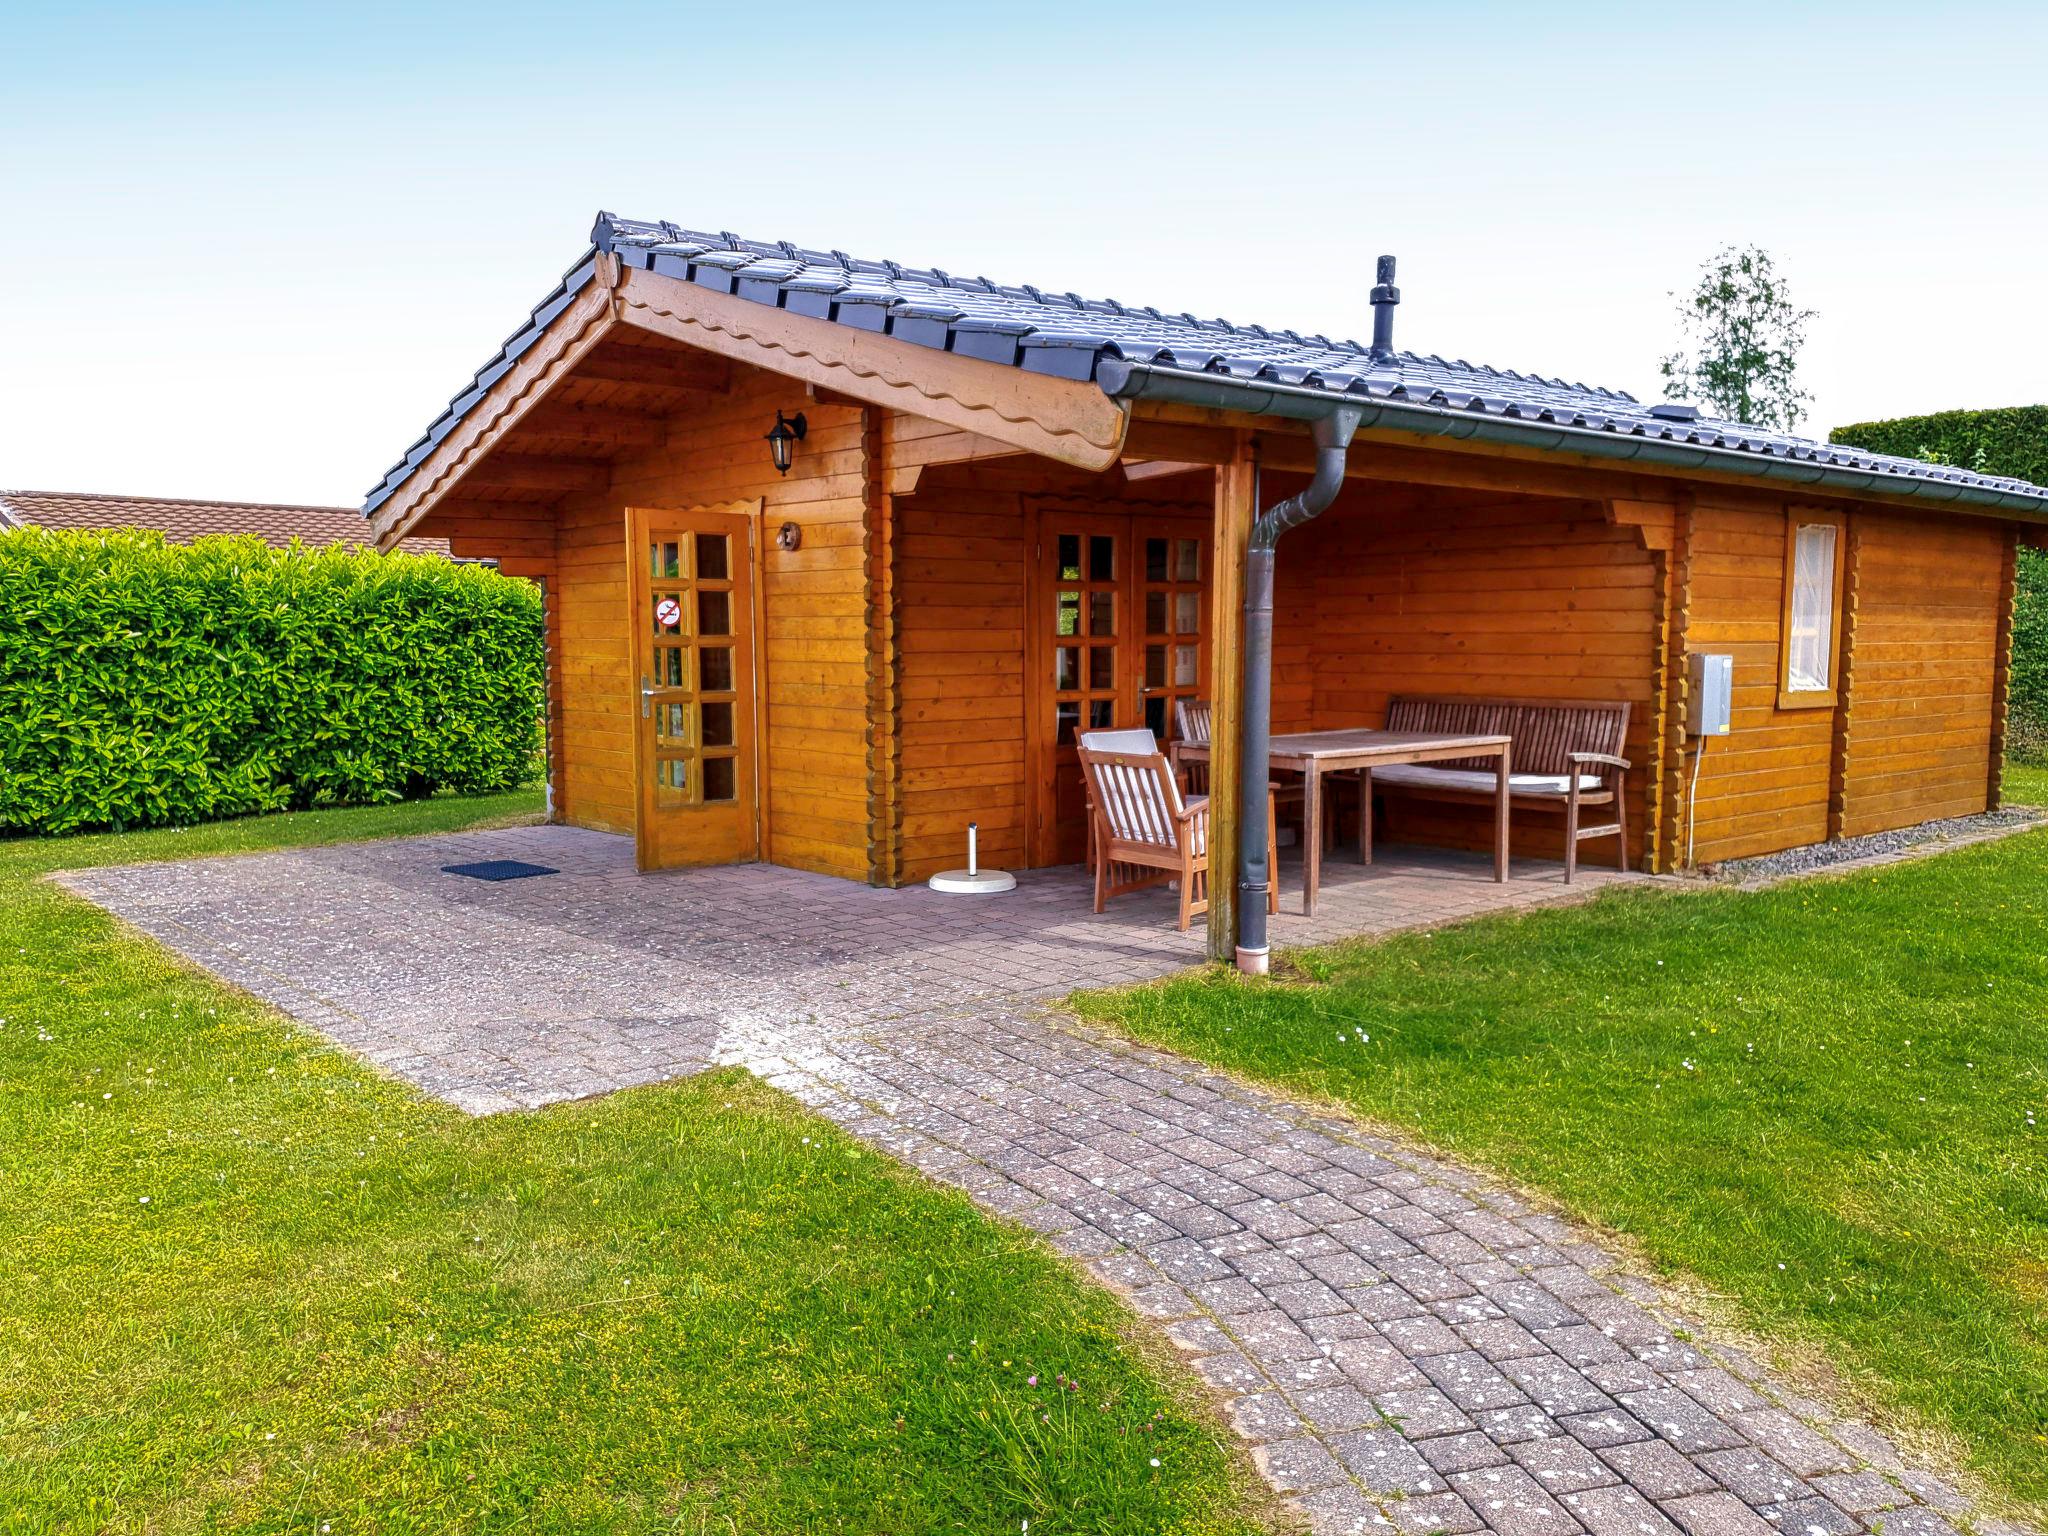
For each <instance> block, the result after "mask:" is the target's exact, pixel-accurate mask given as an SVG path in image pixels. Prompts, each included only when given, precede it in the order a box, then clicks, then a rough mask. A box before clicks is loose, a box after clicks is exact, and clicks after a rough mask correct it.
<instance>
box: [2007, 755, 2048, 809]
mask: <svg viewBox="0 0 2048 1536" xmlns="http://www.w3.org/2000/svg"><path fill="white" fill-rule="evenodd" d="M2005 799H2006V803H2007V804H2008V805H2048V768H2027V767H2022V766H2021V765H2020V764H2018V763H2007V764H2006V765H2005Z"/></svg>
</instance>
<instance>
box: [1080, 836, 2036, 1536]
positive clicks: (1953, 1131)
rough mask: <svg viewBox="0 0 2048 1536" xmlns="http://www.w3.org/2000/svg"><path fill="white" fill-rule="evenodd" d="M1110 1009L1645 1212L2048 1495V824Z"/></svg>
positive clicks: (1660, 896) (1875, 1388)
mask: <svg viewBox="0 0 2048 1536" xmlns="http://www.w3.org/2000/svg"><path fill="white" fill-rule="evenodd" d="M1296 958H1297V959H1298V960H1300V961H1301V962H1302V965H1303V966H1304V968H1305V969H1306V970H1307V971H1308V973H1309V979H1308V980H1306V981H1302V982H1296V983H1286V982H1282V983H1265V984H1250V983H1244V982H1240V981H1238V980H1235V979H1233V978H1231V977H1230V976H1229V975H1228V974H1227V973H1222V972H1213V973H1209V974H1207V975H1204V976H1202V977H1199V978H1193V979H1187V980H1182V981H1177V982H1173V983H1170V984H1167V985H1164V986H1159V987H1152V988H1147V989H1142V990H1136V991H1129V992H1123V993H1112V994H1097V995H1094V996H1092V997H1088V998H1084V999H1082V1000H1081V1006H1082V1007H1083V1008H1084V1010H1085V1011H1087V1012H1089V1013H1091V1014H1092V1015H1094V1016H1096V1017H1099V1018H1102V1019H1106V1020H1109V1021H1111V1022H1113V1023H1115V1024H1117V1025H1119V1026H1121V1027H1122V1028H1123V1029H1125V1030H1127V1031H1129V1032H1130V1033H1131V1034H1133V1035H1135V1036H1137V1037H1139V1038H1141V1039H1143V1040H1146V1041H1150V1042H1153V1043H1156V1044H1159V1045H1164V1046H1168V1047H1171V1048H1173V1049H1175V1050H1179V1051H1183V1052H1186V1053H1188V1054H1190V1055H1193V1056H1197V1057H1200V1058H1202V1059H1204V1060H1206V1061H1210V1062H1213V1063H1216V1064H1217V1065H1219V1066H1222V1067H1225V1068H1228V1069H1231V1070H1233V1071H1237V1072H1240V1073H1243V1074H1245V1075H1247V1076H1250V1077H1254V1078H1258V1079H1261V1080H1263V1081H1265V1082H1268V1083H1271V1084H1274V1085H1277V1086H1279V1087H1281V1088H1283V1089H1286V1090H1288V1091H1290V1092H1296V1093H1305V1094H1309V1095H1321V1096H1326V1097H1328V1098H1331V1099H1335V1100H1338V1101H1341V1102H1342V1103H1343V1104H1345V1105H1347V1106H1349V1107H1351V1108H1352V1109H1355V1110H1356V1111H1358V1112H1359V1113H1361V1114H1363V1115H1366V1116H1369V1117H1371V1118H1372V1119H1374V1120H1377V1121H1380V1122H1382V1123H1385V1124H1390V1125H1394V1126H1399V1127H1405V1128H1407V1129H1409V1130H1410V1131H1413V1132H1417V1133H1419V1134H1420V1135H1421V1136H1422V1137H1423V1138H1425V1139H1427V1140H1428V1141H1430V1142H1432V1143H1434V1144H1436V1145H1437V1146H1439V1147H1442V1148H1444V1149H1447V1150H1448V1151H1450V1152H1452V1153H1454V1154H1457V1155H1459V1156H1462V1157H1465V1158H1467V1159H1469V1160H1471V1161H1474V1162H1477V1163H1480V1164H1483V1165H1487V1166H1490V1167H1492V1168H1494V1169H1496V1170H1499V1171H1501V1172H1502V1173H1504V1174H1506V1175H1508V1176H1509V1177H1510V1178H1512V1179H1515V1180H1517V1181H1519V1182H1520V1183H1522V1184H1524V1185H1527V1186H1533V1187H1535V1188H1538V1189H1541V1190H1544V1191H1547V1192H1548V1193H1549V1194H1551V1195H1552V1196H1554V1197H1556V1198H1557V1199H1558V1200H1559V1201H1561V1202H1562V1203H1563V1204H1564V1205H1566V1206H1568V1207H1570V1208H1571V1209H1572V1210H1574V1211H1576V1212H1578V1213H1579V1214H1581V1215H1583V1216H1586V1217H1589V1218H1591V1219H1592V1220H1594V1221H1596V1222H1599V1223H1602V1224H1604V1225H1606V1226H1608V1227H1610V1228H1616V1229H1619V1230H1621V1231H1623V1232H1626V1233H1628V1234H1630V1236H1631V1237H1633V1238H1634V1239H1635V1240H1636V1241H1637V1242H1638V1243H1639V1244H1640V1245H1641V1247H1642V1249H1643V1250H1645V1251H1646V1253H1647V1255H1648V1256H1649V1258H1650V1260H1651V1261H1652V1262H1653V1263H1656V1264H1661V1265H1663V1266H1666V1267H1667V1268H1668V1269H1670V1270H1672V1271H1675V1272H1680V1273H1689V1274H1690V1276H1692V1277H1694V1278H1695V1279H1696V1280H1697V1281H1699V1282H1702V1283H1704V1285H1705V1287H1706V1288H1707V1289H1708V1290H1710V1291H1711V1292H1715V1293H1719V1294H1721V1295H1722V1296H1725V1297H1727V1298H1730V1299H1731V1302H1732V1304H1733V1305H1734V1306H1735V1308H1736V1309H1737V1311H1738V1313H1739V1315H1740V1316H1741V1317H1742V1318H1743V1319H1744V1320H1746V1321H1747V1322H1748V1323H1749V1324H1750V1325H1751V1326H1753V1327H1754V1328H1756V1329H1757V1330H1759V1331H1761V1332H1763V1333H1764V1334H1766V1335H1768V1336H1771V1337H1774V1338H1777V1339H1780V1340H1784V1341H1787V1342H1789V1343H1794V1344H1797V1345H1801V1346H1805V1347H1806V1348H1807V1349H1808V1350H1809V1351H1810V1350H1811V1349H1812V1348H1813V1347H1814V1346H1818V1348H1819V1350H1820V1351H1821V1352H1822V1353H1824V1354H1825V1355H1826V1357H1827V1358H1828V1359H1829V1360H1831V1361H1832V1363H1833V1365H1834V1366H1835V1368H1836V1369H1837V1370H1838V1371H1839V1372H1840V1374H1841V1376H1842V1377H1843V1378H1844V1379H1845V1381H1846V1383H1847V1384H1848V1385H1850V1386H1851V1387H1852V1388H1853V1389H1854V1390H1856V1391H1857V1392H1858V1393H1859V1395H1861V1396H1862V1397H1864V1399H1865V1400H1866V1402H1868V1403H1870V1404H1874V1405H1876V1406H1878V1407H1879V1408H1881V1409H1888V1410H1890V1412H1891V1414H1892V1415H1894V1416H1896V1419H1897V1420H1898V1421H1900V1422H1903V1423H1905V1424H1907V1425H1908V1426H1917V1427H1918V1428H1920V1429H1921V1430H1923V1431H1928V1432H1931V1433H1932V1434H1933V1435H1934V1436H1935V1437H1937V1438H1938V1439H1940V1440H1943V1441H1945V1442H1946V1444H1947V1448H1948V1449H1949V1450H1950V1451H1951V1452H1952V1453H1953V1454H1955V1455H1956V1456H1957V1458H1958V1459H1960V1460H1964V1461H1966V1462H1967V1463H1968V1464H1969V1465H1970V1466H1972V1467H1973V1468H1974V1470H1975V1471H1976V1472H1977V1473H1978V1474H1980V1475H1981V1476H1982V1477H1983V1478H1984V1480H1985V1481H1986V1482H1987V1483H1988V1485H1989V1486H1990V1487H1991V1488H1992V1489H1993V1491H1994V1492H1997V1491H2002V1493H2003V1495H2004V1496H2005V1497H2006V1498H2008V1499H2010V1500H2015V1501H2019V1502H2020V1503H2022V1504H2024V1505H2027V1506H2031V1508H2032V1510H2033V1511H2034V1512H2035V1513H2036V1515H2037V1516H2038V1515H2039V1513H2040V1512H2041V1511H2042V1510H2043V1508H2044V1507H2048V833H2038V832H2037V833H2030V834H2026V835H2024V836H2021V837H2017V838H2012V839H2008V840H2006V841H2004V842H2001V843H1995V844H1989V845H1984V846H1980V847H1976V848H1971V849H1966V850H1963V851H1959V852H1956V853H1951V854H1947V855H1943V856H1941V857H1938V858H1931V859H1928V860H1926V861H1924V862H1920V863H1916V864H1907V865H1901V866H1897V867H1895V868H1892V869H1889V870H1885V871H1882V872H1878V873H1873V874H1867V875H1859V876H1853V877H1847V878H1841V879H1832V880H1821V881H1809V882H1806V883H1802V884H1795V885H1789V886H1782V887H1780V888H1778V889H1776V890H1771V891H1763V892H1757V893H1742V892H1736V891H1732V890H1727V891H1711V892H1689V893H1680V892H1645V891H1629V892H1616V893H1610V894H1608V895H1607V896H1604V897H1603V898H1601V899H1600V900H1598V901H1596V902H1594V903H1593V904H1591V905H1589V906H1586V907H1581V908H1576V909H1572V910H1568V911H1557V912H1540V913H1532V914H1529V915H1526V916H1522V917H1508V918H1499V919H1487V920H1483V921H1479V922H1475V923H1471V924H1469V925H1466V926H1462V927H1458V928H1452V929H1447V930H1443V931H1440V932H1438V933H1436V934H1434V935H1413V936H1409V937H1405V938H1399V939H1394V940H1391V941H1387V942H1383V943H1379V944H1360V945H1355V946H1340V947H1336V948H1332V949H1327V950H1322V951H1318V952H1314V953H1311V954H1307V955H1303V956H1297V957H1296Z"/></svg>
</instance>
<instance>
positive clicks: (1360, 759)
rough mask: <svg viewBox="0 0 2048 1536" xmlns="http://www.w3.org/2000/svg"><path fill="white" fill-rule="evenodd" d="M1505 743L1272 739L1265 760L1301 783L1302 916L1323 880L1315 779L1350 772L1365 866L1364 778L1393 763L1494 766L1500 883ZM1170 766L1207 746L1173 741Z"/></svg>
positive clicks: (1381, 736)
mask: <svg viewBox="0 0 2048 1536" xmlns="http://www.w3.org/2000/svg"><path fill="white" fill-rule="evenodd" d="M1513 741H1514V738H1513V737H1511V736H1445V735H1440V734H1438V733H1435V732H1431V731H1374V730H1352V731H1297V732H1294V733H1292V734H1290V735H1286V736H1275V737H1274V738H1273V741H1272V746H1271V749H1270V751H1269V752H1268V760H1269V761H1270V762H1271V764H1272V766H1273V767H1274V768H1276V769H1278V770H1280V771H1281V772H1292V773H1298V774H1300V775H1301V776H1302V779H1303V790H1304V809H1305V811H1306V822H1307V824H1306V825H1305V826H1304V827H1303V828H1302V839H1301V840H1302V843H1303V844H1304V847H1303V849H1302V911H1303V912H1304V913H1305V914H1306V915H1307V916H1310V917H1313V916H1315V910H1316V890H1317V888H1318V887H1319V886H1320V885H1321V884H1322V879H1323V777H1324V775H1326V774H1331V773H1356V774H1358V775H1359V779H1360V794H1361V796H1362V799H1363V805H1364V808H1363V809H1362V810H1361V811H1360V813H1359V818H1358V852H1359V857H1360V859H1361V860H1362V861H1363V862H1365V863H1367V864H1370V863H1371V862H1372V771H1373V769H1374V768H1390V767H1392V766H1394V765H1395V764H1396V763H1441V762H1446V761H1449V760H1452V759H1455V758H1461V757H1490V758H1492V759H1494V779H1495V786H1496V787H1495V789H1494V796H1493V878H1494V879H1495V880H1500V881H1505V880H1506V879H1507V877H1508V775H1509V773H1510V772H1511V771H1512V770H1511V767H1510V764H1509V761H1508V754H1509V748H1510V746H1511V745H1512V744H1513ZM1169 750H1170V752H1171V753H1172V756H1173V760H1174V763H1175V765H1176V766H1178V765H1179V764H1181V763H1184V762H1186V763H1206V762H1208V761H1209V747H1208V744H1207V743H1196V742H1192V741H1177V742H1175V743H1173V745H1172V747H1171V748H1170V749H1169Z"/></svg>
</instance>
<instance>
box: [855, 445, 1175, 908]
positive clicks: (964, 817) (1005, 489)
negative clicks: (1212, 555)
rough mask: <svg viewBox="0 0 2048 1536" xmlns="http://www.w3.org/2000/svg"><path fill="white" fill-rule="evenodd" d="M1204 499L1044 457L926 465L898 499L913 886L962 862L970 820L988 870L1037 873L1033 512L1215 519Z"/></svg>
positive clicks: (905, 844)
mask: <svg viewBox="0 0 2048 1536" xmlns="http://www.w3.org/2000/svg"><path fill="white" fill-rule="evenodd" d="M1195 490H1196V491H1197V492H1198V493H1199V494H1200V495H1201V496H1202V497H1203V498H1205V499H1204V500H1201V501H1199V502H1192V501H1189V500H1187V497H1188V494H1189V490H1188V487H1187V486H1185V485H1183V486H1174V485H1172V484H1171V483H1170V482H1163V483H1162V484H1161V485H1159V486H1156V487H1155V486H1153V485H1151V484H1150V483H1140V484H1136V485H1126V484H1125V483H1124V482H1123V478H1122V476H1121V475H1120V474H1118V473H1116V472H1114V471H1112V472H1110V473H1108V474H1105V475H1088V474H1085V473H1083V472H1082V471H1079V470H1073V469H1068V468H1065V467H1064V466H1061V465H1057V464H1053V463H1050V462H1048V461H1046V460H1042V459H1030V458H1022V457H1012V458H1008V459H997V460H991V461H987V462H982V463H965V464H952V465H939V466H935V467H933V468H930V469H927V470H926V471H925V472H924V474H923V477H922V478H921V479H920V480H919V482H918V486H917V491H916V494H915V495H910V496H902V497H898V498H896V500H895V506H894V517H895V528H894V535H893V537H894V541H895V552H896V568H895V593H896V609H895V623H894V635H895V641H896V645H897V648H898V651H897V668H898V685H897V686H898V694H899V700H900V702H899V705H898V710H899V715H900V720H901V726H900V729H901V737H900V741H899V746H898V750H899V754H900V762H901V774H902V789H901V802H902V803H901V817H900V825H901V837H902V843H901V858H900V864H899V868H900V872H901V878H903V879H905V880H922V879H924V878H926V877H927V876H929V875H931V874H933V873H935V872H937V871H939V870H941V869H947V868H952V867H955V866H957V865H958V864H959V863H960V862H961V859H962V856H963V853H964V850H965V847H966V839H967V823H968V822H969V821H970V820H972V821H977V822H978V823H979V825H980V840H981V859H982V862H983V863H985V864H988V865H990V866H992V867H995V868H1008V869H1022V868H1025V867H1028V865H1029V863H1030V856H1029V852H1028V848H1027V837H1026V825H1025V821H1026V816H1027V814H1028V812H1029V807H1030V804H1031V801H1030V797H1029V795H1028V794H1027V792H1026V789H1027V786H1026V784H1025V761H1024V760H1025V751H1024V741H1025V708H1026V690H1025V676H1024V665H1025V662H1024V658H1025V650H1026V646H1025V623H1026V618H1027V615H1026V613H1025V607H1024V604H1025V571H1026V566H1027V564H1028V563H1029V562H1030V561H1031V560H1032V559H1033V558H1034V554H1033V551H1032V549H1031V547H1030V545H1029V544H1028V542H1027V528H1028V511H1027V509H1028V507H1029V505H1030V504H1031V503H1033V502H1034V501H1037V500H1041V499H1048V498H1050V499H1056V500H1058V501H1059V502H1060V503H1061V504H1062V505H1065V506H1068V507H1086V508H1087V509H1088V510H1090V511H1093V512H1100V513H1105V514H1108V513H1119V512H1126V513H1128V512H1143V511H1148V510H1154V511H1156V510H1158V509H1160V508H1161V507H1171V508H1174V509H1177V510H1186V511H1189V512H1192V513H1195V514H1197V515H1199V516H1201V517H1203V518H1204V520H1206V519H1207V518H1208V516H1209V513H1210V506H1209V502H1208V500H1207V499H1206V498H1207V497H1208V495H1209V486H1208V484H1207V482H1206V481H1203V482H1202V483H1201V484H1199V485H1198V486H1196V487H1195Z"/></svg>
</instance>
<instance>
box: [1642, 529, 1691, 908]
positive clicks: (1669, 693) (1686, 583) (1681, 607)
mask: <svg viewBox="0 0 2048 1536" xmlns="http://www.w3.org/2000/svg"><path fill="white" fill-rule="evenodd" d="M1697 521H1698V514H1697V509H1696V507H1695V505H1694V502H1693V498H1692V495H1691V493H1690V492H1686V493H1682V494H1681V495H1680V496H1679V498H1678V515H1677V517H1676V519H1675V520H1674V522H1673V527H1672V542H1671V552H1670V555H1669V558H1668V563H1667V565H1666V569H1665V572H1664V579H1665V582H1666V592H1665V597H1664V604H1663V607H1664V613H1663V627H1664V631H1665V634H1666V636H1667V638H1666V640H1665V642H1664V649H1665V667H1666V672H1665V685H1664V747H1663V754H1662V758H1661V760H1660V761H1659V762H1658V764H1657V774H1658V777H1660V778H1661V779H1662V780H1663V781H1664V782H1663V785H1662V787H1661V788H1660V789H1659V791H1658V794H1657V817H1658V823H1659V826H1658V832H1657V857H1656V860H1655V862H1654V863H1653V864H1652V866H1651V872H1652V873H1653V874H1668V873H1670V872H1671V871H1672V870H1674V869H1679V868H1682V867H1683V866H1684V864H1685V844H1686V838H1687V835H1688V834H1689V833H1690V831H1691V827H1690V825H1689V820H1688V818H1689V817H1690V816H1691V814H1692V804H1691V798H1690V795H1689V793H1688V776H1687V773H1686V767H1687V763H1686V759H1687V756H1688V753H1687V751H1686V747H1687V745H1688V738H1687V736H1686V733H1685V717H1686V713H1687V704H1688V703H1689V701H1690V694H1691V691H1692V690H1691V675H1690V673H1689V672H1688V670H1687V665H1686V655H1687V652H1688V650H1689V649H1690V633H1689V632H1690V630H1691V627H1692V577H1693V569H1692V566H1693V561H1692V546H1693V533H1694V529H1695V525H1696V523H1697ZM1695 750H1696V749H1695Z"/></svg>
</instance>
